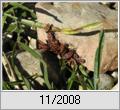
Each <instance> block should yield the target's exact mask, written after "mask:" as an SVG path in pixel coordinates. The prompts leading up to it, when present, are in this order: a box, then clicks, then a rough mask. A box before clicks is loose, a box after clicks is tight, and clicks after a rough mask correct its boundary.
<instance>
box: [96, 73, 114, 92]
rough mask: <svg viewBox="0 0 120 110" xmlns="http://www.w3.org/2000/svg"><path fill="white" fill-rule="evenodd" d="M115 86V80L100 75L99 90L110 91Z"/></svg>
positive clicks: (105, 75)
mask: <svg viewBox="0 0 120 110" xmlns="http://www.w3.org/2000/svg"><path fill="white" fill-rule="evenodd" d="M113 86H114V78H113V77H111V76H110V75H108V74H106V73H105V74H100V82H99V84H98V89H99V90H110V89H112V87H113Z"/></svg>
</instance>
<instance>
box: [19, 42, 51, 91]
mask: <svg viewBox="0 0 120 110" xmlns="http://www.w3.org/2000/svg"><path fill="white" fill-rule="evenodd" d="M19 46H20V47H22V48H23V49H24V50H26V51H28V52H29V53H30V54H31V55H32V56H34V57H35V58H37V59H39V60H40V63H42V65H43V69H44V80H45V83H46V85H47V87H48V88H49V89H51V88H52V87H51V84H50V82H49V78H48V72H47V65H46V63H45V62H44V61H43V60H42V55H41V54H40V53H38V52H36V51H34V50H33V49H31V48H29V47H28V46H27V45H26V44H23V43H21V42H19Z"/></svg>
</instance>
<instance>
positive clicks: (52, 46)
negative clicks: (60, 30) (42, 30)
mask: <svg viewBox="0 0 120 110" xmlns="http://www.w3.org/2000/svg"><path fill="white" fill-rule="evenodd" d="M46 32H47V38H48V39H47V40H46V43H44V42H42V41H41V40H37V48H38V49H40V50H41V51H50V52H52V53H54V54H56V55H59V56H60V57H61V58H62V59H64V60H66V61H67V62H68V64H69V65H71V64H73V65H75V64H82V63H85V60H84V59H82V58H81V57H79V55H78V54H77V53H76V51H75V50H74V49H70V48H69V45H68V44H63V43H61V42H60V41H59V40H58V39H56V37H55V33H54V32H53V31H52V25H51V26H50V27H49V28H48V30H47V31H46Z"/></svg>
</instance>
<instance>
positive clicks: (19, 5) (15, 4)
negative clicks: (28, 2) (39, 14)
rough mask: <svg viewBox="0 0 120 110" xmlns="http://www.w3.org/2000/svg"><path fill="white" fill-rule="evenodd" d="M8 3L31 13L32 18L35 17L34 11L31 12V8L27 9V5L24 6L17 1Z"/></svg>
mask: <svg viewBox="0 0 120 110" xmlns="http://www.w3.org/2000/svg"><path fill="white" fill-rule="evenodd" d="M10 4H11V5H12V6H13V7H15V8H21V9H23V10H24V11H28V12H30V13H31V15H32V17H33V18H36V15H35V13H34V12H33V10H31V9H29V8H28V7H26V6H24V5H23V4H21V3H18V2H11V3H10Z"/></svg>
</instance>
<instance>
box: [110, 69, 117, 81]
mask: <svg viewBox="0 0 120 110" xmlns="http://www.w3.org/2000/svg"><path fill="white" fill-rule="evenodd" d="M111 76H112V77H113V78H114V82H115V83H117V82H118V71H114V72H113V73H112V74H111Z"/></svg>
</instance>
